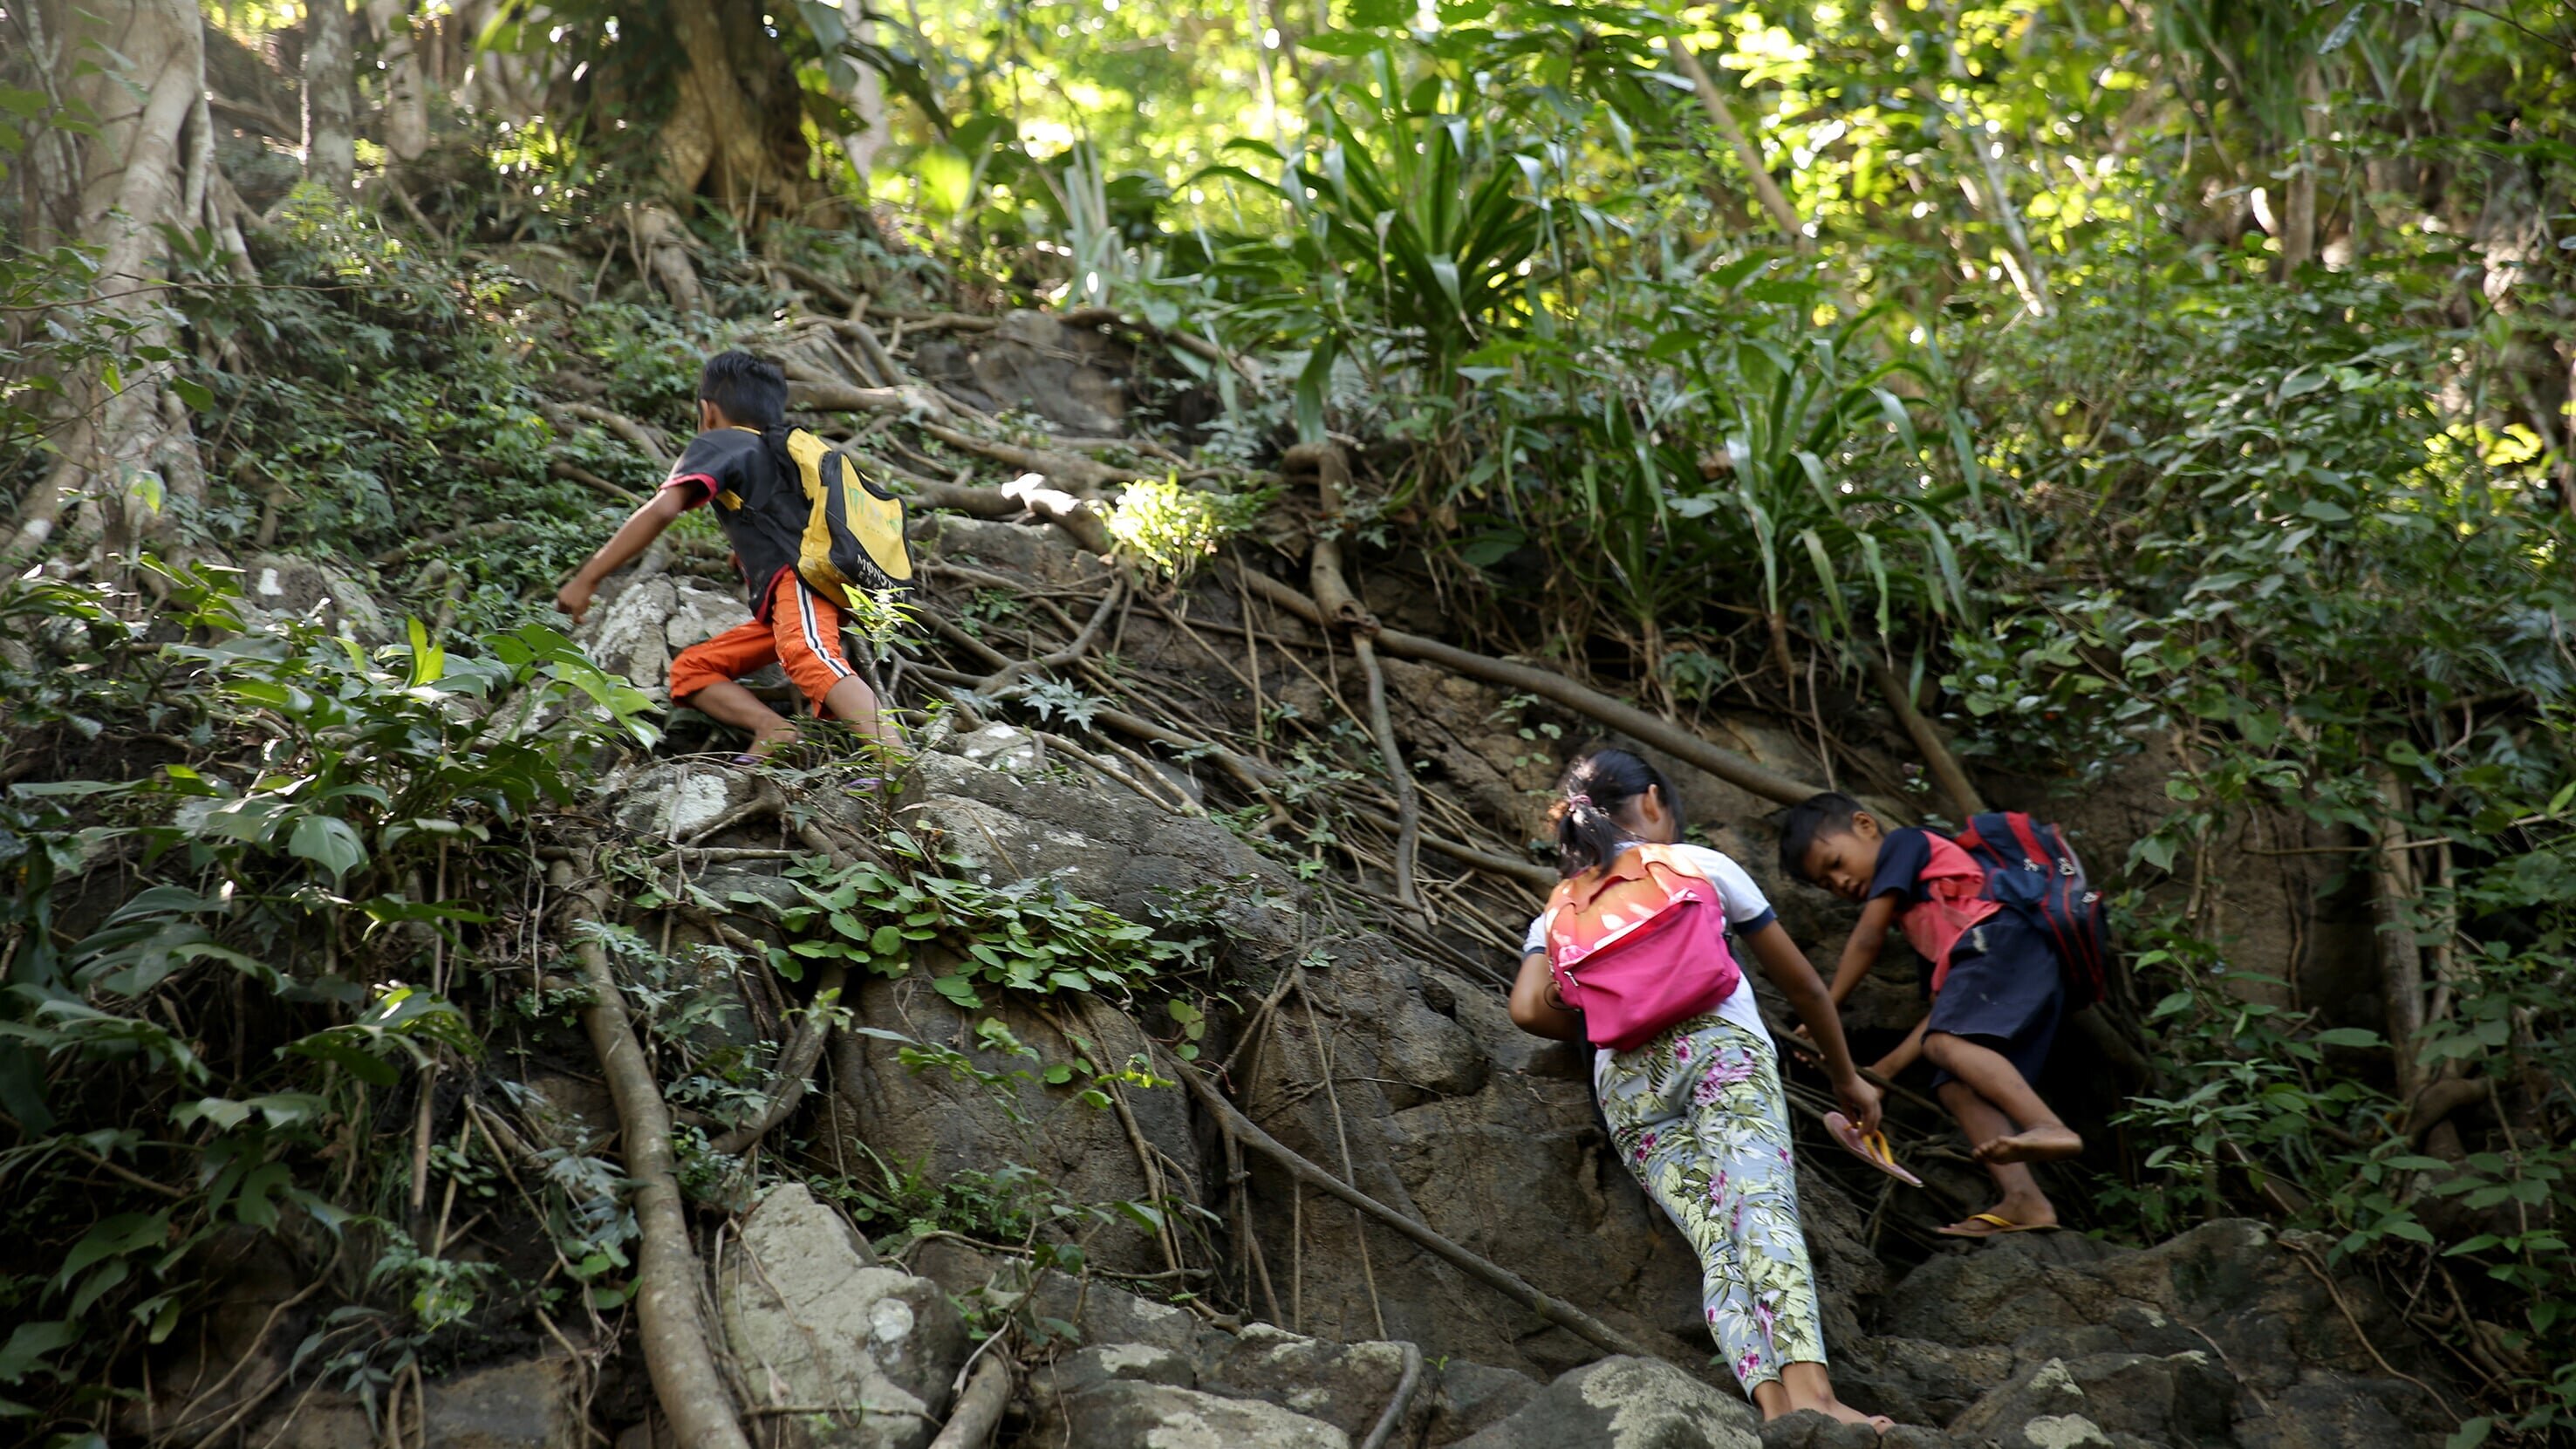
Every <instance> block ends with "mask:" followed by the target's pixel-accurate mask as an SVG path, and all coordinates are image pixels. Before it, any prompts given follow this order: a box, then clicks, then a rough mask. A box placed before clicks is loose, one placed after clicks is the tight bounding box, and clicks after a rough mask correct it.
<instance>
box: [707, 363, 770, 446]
mask: <svg viewBox="0 0 2576 1449" xmlns="http://www.w3.org/2000/svg"><path fill="white" fill-rule="evenodd" d="M698 396H699V398H701V399H702V400H704V401H707V402H711V403H714V404H715V405H716V410H717V411H719V412H721V413H723V414H724V415H725V421H727V422H729V423H737V424H740V425H741V426H743V427H746V428H753V429H756V430H758V431H760V432H764V433H765V432H768V431H770V430H771V429H773V428H777V427H780V426H783V425H784V424H785V423H786V421H787V374H786V373H784V372H781V371H779V370H778V364H777V363H774V362H771V361H769V360H768V359H766V358H760V357H754V356H752V355H751V354H750V353H748V352H743V351H739V350H737V351H733V352H719V353H717V354H716V355H714V356H713V357H710V358H708V359H707V365H706V367H705V368H704V369H703V370H701V371H700V372H699V373H698Z"/></svg>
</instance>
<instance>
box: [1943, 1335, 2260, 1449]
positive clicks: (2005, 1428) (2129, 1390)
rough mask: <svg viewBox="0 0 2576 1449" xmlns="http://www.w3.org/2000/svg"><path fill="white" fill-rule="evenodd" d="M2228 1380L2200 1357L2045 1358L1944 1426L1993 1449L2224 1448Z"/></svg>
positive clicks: (2230, 1397)
mask: <svg viewBox="0 0 2576 1449" xmlns="http://www.w3.org/2000/svg"><path fill="white" fill-rule="evenodd" d="M2235 1399H2236V1385H2235V1381H2234V1380H2232V1379H2230V1378H2228V1377H2227V1376H2226V1375H2224V1374H2221V1373H2218V1372H2216V1371H2215V1370H2214V1369H2212V1368H2211V1367H2210V1364H2209V1357H2208V1355H2207V1354H2205V1353H2200V1354H2192V1353H2183V1354H2175V1355H2173V1356H2172V1357H2170V1358H2155V1357H2151V1356H2149V1355H2146V1354H2135V1353H2107V1354H2095V1355H2092V1356H2089V1357H2086V1358H2079V1359H2075V1360H2073V1361H2071V1362H2070V1361H2068V1360H2066V1359H2058V1358H2052V1359H2049V1360H2048V1361H2047V1362H2045V1363H2042V1364H2040V1365H2039V1366H2038V1367H2036V1368H2033V1369H2030V1370H2029V1371H2027V1372H2025V1373H2021V1374H2018V1375H2015V1376H2014V1378H2013V1379H2012V1381H2011V1382H2009V1383H2007V1384H2005V1385H2003V1386H2002V1387H2001V1388H1998V1389H1996V1390H1994V1391H1993V1392H1992V1393H1989V1394H1987V1395H1986V1396H1985V1397H1984V1398H1982V1399H1979V1400H1978V1401H1977V1402H1976V1404H1975V1405H1974V1406H1973V1407H1971V1408H1970V1409H1969V1410H1968V1411H1967V1412H1966V1413H1965V1414H1962V1415H1960V1416H1959V1417H1958V1418H1957V1419H1956V1420H1954V1421H1953V1422H1952V1423H1951V1425H1950V1433H1951V1434H1952V1435H1953V1436H1954V1437H1957V1438H1961V1439H1966V1440H1969V1441H1971V1442H1979V1441H1992V1442H1993V1443H1995V1444H1997V1445H1999V1446H2001V1449H2075V1446H2077V1445H2085V1444H2096V1445H2105V1446H2107V1445H2109V1444H2110V1443H2112V1441H2113V1438H2114V1436H2117V1435H2133V1436H2135V1437H2137V1438H2140V1439H2144V1440H2147V1441H2149V1442H2152V1443H2158V1444H2175V1445H2200V1444H2210V1443H2221V1442H2224V1441H2225V1439H2226V1437H2227V1427H2228V1419H2229V1416H2230V1411H2231V1410H2232V1408H2233V1406H2234V1403H2235Z"/></svg>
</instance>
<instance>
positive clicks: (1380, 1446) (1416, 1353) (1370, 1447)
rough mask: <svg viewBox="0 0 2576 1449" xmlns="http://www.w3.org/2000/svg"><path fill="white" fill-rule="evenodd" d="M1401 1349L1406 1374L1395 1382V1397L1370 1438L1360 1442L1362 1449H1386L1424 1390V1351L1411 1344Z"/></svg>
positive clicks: (1387, 1406)
mask: <svg viewBox="0 0 2576 1449" xmlns="http://www.w3.org/2000/svg"><path fill="white" fill-rule="evenodd" d="M1399 1347H1401V1348H1402V1349H1403V1350H1404V1374H1403V1376H1402V1377H1401V1378H1398V1379H1397V1380H1396V1381H1395V1393H1394V1395H1393V1397H1391V1398H1389V1399H1388V1400H1387V1401H1386V1408H1385V1409H1384V1410H1383V1411H1381V1412H1380V1413H1379V1414H1378V1416H1377V1423H1376V1424H1374V1425H1372V1426H1370V1428H1369V1431H1368V1437H1367V1438H1365V1439H1362V1440H1361V1441H1360V1449H1386V1445H1387V1441H1388V1439H1389V1438H1391V1437H1392V1436H1393V1435H1394V1433H1395V1428H1396V1426H1397V1425H1398V1424H1401V1423H1403V1422H1404V1411H1405V1410H1407V1409H1409V1408H1412V1407H1413V1396H1414V1394H1415V1393H1416V1392H1418V1391H1419V1390H1420V1389H1421V1388H1422V1350H1421V1349H1419V1348H1417V1347H1415V1346H1414V1345H1413V1344H1410V1343H1406V1344H1402V1345H1399Z"/></svg>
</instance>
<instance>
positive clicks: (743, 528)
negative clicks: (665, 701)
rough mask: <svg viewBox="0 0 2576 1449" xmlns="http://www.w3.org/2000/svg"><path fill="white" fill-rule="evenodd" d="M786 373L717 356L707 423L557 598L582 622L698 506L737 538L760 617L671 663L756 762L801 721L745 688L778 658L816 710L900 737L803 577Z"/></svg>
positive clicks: (837, 622) (708, 382)
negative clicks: (616, 579)
mask: <svg viewBox="0 0 2576 1449" xmlns="http://www.w3.org/2000/svg"><path fill="white" fill-rule="evenodd" d="M786 419H787V378H786V375H785V374H784V373H782V372H781V371H780V370H779V369H778V366H777V364H775V363H771V362H765V361H763V360H761V359H760V358H757V357H754V356H752V355H751V354H750V353H748V352H719V353H717V354H716V355H715V356H713V357H710V358H708V359H707V362H706V367H705V368H704V370H703V371H702V372H701V373H700V374H699V377H698V426H699V428H700V432H699V433H698V435H697V436H696V437H695V438H692V439H691V440H690V441H689V446H688V449H687V451H685V452H683V453H682V454H681V455H680V461H679V463H678V464H677V465H675V466H674V467H673V468H672V469H671V476H670V477H669V478H668V479H667V480H665V481H664V482H663V484H662V486H661V488H660V489H659V490H658V491H657V492H655V493H654V495H653V497H652V500H651V501H650V502H648V503H646V504H645V505H644V506H643V507H641V508H638V509H636V510H635V512H634V514H633V515H632V516H631V517H629V518H628V519H627V520H626V522H625V523H624V524H622V525H620V526H619V528H618V530H617V532H616V533H615V534H614V535H613V536H611V537H610V538H609V540H608V542H606V543H605V544H602V545H601V546H600V549H599V552H598V553H596V554H593V555H592V556H591V559H590V562H588V563H586V564H583V565H582V566H581V570H580V572H578V573H576V574H574V575H573V576H572V580H571V582H569V583H566V584H565V585H564V586H563V588H562V589H561V590H559V591H558V592H557V593H556V595H555V602H556V604H557V605H558V606H559V607H561V608H562V609H563V611H564V612H565V613H566V614H569V615H571V616H572V621H573V622H574V623H576V624H578V623H580V622H581V621H582V617H583V616H584V615H585V614H587V613H589V612H590V601H591V596H592V594H594V593H595V592H597V590H598V588H599V581H600V580H601V579H604V578H606V577H607V576H608V575H610V574H612V573H615V572H616V571H617V570H618V569H620V568H622V567H624V566H625V565H626V564H627V563H628V562H629V561H631V560H633V559H634V558H635V556H636V555H638V554H640V553H642V552H643V551H644V550H645V549H646V548H648V547H650V546H651V545H652V542H653V540H654V539H656V538H658V537H660V536H661V533H662V530H663V529H666V528H668V527H670V526H671V522H672V520H674V519H676V518H678V517H679V516H680V515H681V514H683V513H686V512H688V511H689V510H690V509H692V508H696V507H698V506H700V505H701V504H705V503H710V502H711V503H713V504H715V505H716V522H717V524H718V525H720V526H721V527H722V528H723V529H724V533H725V538H726V539H727V541H729V542H730V543H732V545H733V552H734V563H735V566H736V567H738V568H740V569H741V570H742V582H743V589H744V591H745V593H746V594H747V595H748V596H749V601H750V603H751V612H752V618H751V621H750V622H749V623H745V624H740V625H737V626H735V627H734V628H732V629H728V630H726V631H725V632H724V633H722V634H719V635H717V636H716V637H714V638H713V639H709V640H707V641H706V642H705V643H703V644H696V645H692V646H690V647H689V648H687V649H684V650H682V651H681V652H680V654H679V657H678V658H675V659H673V660H672V661H671V702H672V703H673V704H685V705H687V706H689V707H690V708H692V709H696V710H701V711H704V712H705V713H706V714H708V715H711V716H713V717H714V718H716V719H718V720H721V721H723V722H724V723H726V724H729V725H733V726H735V727H736V728H738V729H744V730H748V731H750V732H751V737H752V743H751V749H750V750H749V751H748V752H747V753H746V754H744V755H741V756H739V757H737V758H739V759H741V760H743V761H749V760H751V759H754V758H757V757H758V756H760V755H764V754H767V753H768V752H769V751H771V750H773V749H776V748H777V747H778V746H780V745H783V744H787V743H789V742H791V741H793V740H794V739H795V738H796V726H794V725H793V724H790V723H789V722H788V721H787V720H785V719H784V718H782V717H780V715H779V714H778V712H777V711H775V710H773V709H771V708H770V707H769V706H768V705H766V704H763V703H761V702H760V699H759V697H758V696H757V695H754V694H753V693H752V692H751V691H750V690H748V689H745V688H744V687H743V686H742V685H741V684H740V683H738V682H737V681H739V680H740V679H741V678H742V676H744V675H746V674H749V673H751V672H752V671H753V670H756V669H759V668H761V667H762V666H764V665H766V664H769V663H770V662H772V661H773V660H774V661H776V662H777V663H778V664H780V665H781V666H783V667H784V668H785V669H786V671H787V677H788V678H789V679H790V680H792V681H794V683H795V685H796V687H797V688H798V689H799V690H802V691H803V692H804V695H805V698H806V699H807V700H808V701H810V702H811V703H812V705H813V706H814V710H815V712H816V713H817V714H827V715H830V716H831V717H832V718H834V719H837V720H841V721H843V722H844V723H846V724H848V725H849V726H850V727H851V728H853V729H856V730H857V731H858V732H859V733H860V734H862V735H865V736H867V737H868V738H869V739H871V740H873V741H875V742H876V743H877V744H878V745H880V746H892V745H894V744H895V743H896V740H895V738H894V736H893V734H892V732H891V731H890V730H889V729H888V728H887V727H886V725H885V724H884V722H883V721H882V720H881V719H880V718H879V716H878V714H877V697H876V692H875V691H874V690H871V689H870V688H868V685H867V681H865V680H863V679H861V678H860V677H859V675H858V672H857V671H856V670H854V669H852V668H851V667H850V664H849V661H848V660H847V659H846V658H844V657H843V656H842V653H841V611H840V610H839V609H838V608H837V607H835V606H834V605H833V603H832V601H831V600H830V599H828V598H826V597H824V596H823V595H822V594H820V593H818V592H816V591H815V589H814V588H813V587H812V586H811V585H810V584H808V583H806V582H805V580H804V579H802V578H800V577H799V576H798V574H797V559H798V556H799V546H800V539H801V536H802V535H803V533H804V531H805V529H806V526H807V517H808V514H809V512H810V508H809V505H808V503H807V500H806V498H805V495H804V492H803V490H802V487H801V486H800V483H799V478H798V472H797V469H796V467H795V465H794V463H793V462H792V461H791V460H790V459H789V458H788V457H787V456H786V452H785V444H784V441H783V440H784V438H785V436H786V434H785V428H786Z"/></svg>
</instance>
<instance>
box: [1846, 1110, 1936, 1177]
mask: <svg viewBox="0 0 2576 1449" xmlns="http://www.w3.org/2000/svg"><path fill="white" fill-rule="evenodd" d="M1825 1131H1826V1132H1827V1133H1829V1134H1831V1135H1832V1137H1833V1139H1834V1140H1835V1141H1836V1142H1839V1143H1841V1144H1842V1146H1843V1150H1844V1151H1845V1152H1848V1153H1850V1154H1851V1155H1852V1156H1854V1157H1857V1158H1859V1159H1860V1160H1861V1161H1863V1162H1866V1163H1868V1164H1869V1165H1870V1166H1872V1167H1875V1168H1877V1169H1878V1170H1879V1171H1881V1172H1884V1173H1886V1174H1887V1175H1888V1176H1890V1177H1892V1178H1895V1179H1896V1180H1897V1181H1898V1182H1901V1183H1904V1184H1905V1185H1906V1186H1907V1187H1921V1186H1922V1185H1923V1179H1921V1178H1919V1177H1916V1176H1915V1175H1914V1174H1913V1173H1910V1172H1908V1171H1906V1170H1905V1169H1904V1168H1902V1167H1899V1166H1897V1165H1896V1154H1895V1153H1894V1152H1893V1151H1891V1150H1889V1148H1888V1145H1887V1134H1886V1133H1884V1132H1870V1133H1866V1134H1864V1133H1863V1132H1862V1131H1861V1130H1860V1129H1859V1128H1857V1127H1854V1126H1853V1125H1852V1124H1851V1119H1850V1118H1848V1117H1845V1116H1844V1115H1843V1114H1842V1113H1840V1112H1827V1113H1826V1114H1825Z"/></svg>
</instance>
